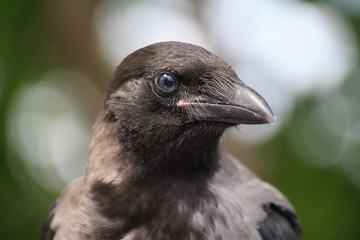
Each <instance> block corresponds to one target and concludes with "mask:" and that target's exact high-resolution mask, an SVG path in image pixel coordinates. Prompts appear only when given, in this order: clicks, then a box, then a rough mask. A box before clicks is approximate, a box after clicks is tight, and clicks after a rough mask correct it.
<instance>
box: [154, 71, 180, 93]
mask: <svg viewBox="0 0 360 240" xmlns="http://www.w3.org/2000/svg"><path fill="white" fill-rule="evenodd" d="M156 85H157V86H158V87H159V88H160V89H161V90H163V91H164V92H172V91H174V90H175V89H176V85H177V82H176V79H175V78H174V77H173V76H171V75H169V74H166V73H161V74H160V75H159V76H158V77H157V78H156Z"/></svg>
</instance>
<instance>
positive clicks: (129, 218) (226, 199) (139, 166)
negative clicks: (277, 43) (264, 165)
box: [41, 42, 301, 240]
mask: <svg viewBox="0 0 360 240" xmlns="http://www.w3.org/2000/svg"><path fill="white" fill-rule="evenodd" d="M272 122H274V115H273V113H272V111H271V109H270V107H269V106H268V104H267V103H266V102H265V100H264V99H263V98H262V97H261V96H260V95H259V94H258V93H256V92H255V91H254V90H252V89H251V88H249V87H248V86H246V85H245V84H244V83H243V82H242V81H241V80H240V79H239V77H238V76H237V74H236V73H235V71H234V70H233V69H232V67H231V66H230V65H229V64H228V63H226V62H225V61H224V60H222V59H221V58H219V57H218V56H216V55H215V54H213V53H211V52H209V51H208V50H206V49H204V48H202V47H199V46H195V45H192V44H188V43H181V42H161V43H155V44H152V45H149V46H147V47H144V48H141V49H139V50H137V51H135V52H133V53H132V54H130V55H128V56H127V57H126V58H125V59H124V60H123V61H122V62H121V63H120V65H119V66H118V67H117V68H116V70H115V73H114V75H113V77H112V79H111V81H110V84H109V86H108V88H107V90H106V91H105V94H104V102H103V109H102V111H101V112H100V114H99V117H98V119H97V121H96V123H95V125H94V127H93V137H92V141H91V143H90V146H89V153H88V162H87V166H86V173H85V176H84V177H83V178H81V179H79V180H77V181H75V182H73V183H72V184H70V185H69V186H68V187H67V189H66V190H65V191H64V192H63V193H62V194H61V196H60V197H59V198H58V200H57V201H56V203H55V204H53V206H52V208H51V211H50V213H49V215H48V217H47V219H46V220H45V224H44V226H43V229H42V235H41V239H43V240H49V239H56V240H59V239H62V240H72V239H78V240H82V239H91V240H100V239H102V240H110V239H111V240H115V239H116V240H120V239H122V240H142V239H148V240H168V239H169V240H183V239H189V240H203V239H204V240H205V239H207V240H208V239H210V240H220V239H224V240H232V239H242V240H247V239H251V240H257V239H259V240H260V239H263V240H270V239H277V240H285V239H286V240H296V239H300V235H301V229H300V226H299V223H298V219H297V217H296V215H295V213H294V210H293V207H292V206H291V204H290V203H289V202H288V200H287V199H286V198H285V197H284V196H283V195H282V194H281V193H280V192H279V191H278V190H276V189H275V188H274V187H272V186H271V185H269V184H268V183H265V182H263V181H261V180H260V179H259V178H258V177H256V176H255V175H254V174H253V173H252V172H251V171H250V170H248V169H247V168H246V167H244V166H242V165H241V164H240V163H239V162H238V161H237V160H236V159H234V158H233V157H232V156H230V155H229V154H227V153H226V152H225V151H224V150H223V148H222V146H221V145H220V143H219V140H220V138H221V136H222V134H223V133H224V131H225V130H226V129H228V128H230V127H233V126H236V125H239V124H265V123H272Z"/></svg>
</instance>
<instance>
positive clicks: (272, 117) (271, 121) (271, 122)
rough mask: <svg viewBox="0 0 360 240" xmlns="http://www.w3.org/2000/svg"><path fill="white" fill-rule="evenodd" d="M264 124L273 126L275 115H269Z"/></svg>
mask: <svg viewBox="0 0 360 240" xmlns="http://www.w3.org/2000/svg"><path fill="white" fill-rule="evenodd" d="M266 123H270V124H271V125H275V124H276V117H275V115H273V114H271V115H269V116H267V117H266Z"/></svg>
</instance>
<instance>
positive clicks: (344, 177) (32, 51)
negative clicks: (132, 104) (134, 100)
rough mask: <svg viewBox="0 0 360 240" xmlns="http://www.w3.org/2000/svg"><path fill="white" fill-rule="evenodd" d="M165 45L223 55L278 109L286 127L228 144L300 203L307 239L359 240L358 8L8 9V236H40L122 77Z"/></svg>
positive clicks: (1, 188)
mask: <svg viewBox="0 0 360 240" xmlns="http://www.w3.org/2000/svg"><path fill="white" fill-rule="evenodd" d="M164 40H178V41H186V42H191V43H195V44H198V45H202V46H204V47H206V48H208V49H210V50H211V51H213V52H215V53H217V54H218V55H219V56H222V57H223V58H225V59H226V60H227V61H228V62H230V63H231V64H232V65H233V66H234V68H235V70H236V71H237V72H238V74H239V76H240V78H241V79H243V81H244V82H246V83H248V84H249V85H250V86H252V87H253V88H255V89H256V90H257V91H259V92H260V93H261V94H262V95H263V96H264V97H265V99H267V100H268V101H269V103H270V105H271V106H273V108H274V112H275V114H276V115H277V124H276V125H273V126H253V127H241V128H240V130H232V131H229V133H227V134H226V136H225V137H224V139H223V143H224V145H225V147H226V148H227V149H228V150H229V151H230V152H232V153H233V154H234V155H235V156H237V157H238V158H239V159H241V160H242V162H244V163H245V164H246V165H248V166H249V167H250V168H251V169H253V170H254V171H255V172H256V173H257V174H258V175H259V176H261V177H262V178H263V179H265V180H266V181H269V182H271V183H272V184H273V185H275V186H276V187H277V188H279V189H280V190H281V191H282V192H284V193H285V195H287V196H288V198H289V199H290V200H291V202H292V203H293V205H294V206H295V208H296V210H297V213H298V215H299V218H300V221H301V225H302V228H303V239H342V240H345V239H349V240H350V239H351V240H353V239H359V233H358V228H359V226H360V93H359V92H360V72H359V60H358V53H359V49H360V1H358V0H346V1H343V0H329V1H325V0H323V1H321V0H318V1H295V0H292V1H290V0H289V1H285V0H263V1H250V0H241V1H235V0H233V1H232V0H226V1H212V0H199V1H196V0H192V1H190V0H189V1H180V0H178V1H166V0H154V1H115V0H106V1H94V0H93V1H91V0H77V1H70V0H57V1H42V0H12V1H8V0H0V99H1V100H0V106H1V107H0V131H1V133H0V203H1V207H0V209H1V210H0V239H38V237H39V233H40V229H41V225H42V222H43V220H44V219H45V217H46V215H47V213H48V209H49V206H50V205H51V203H52V202H54V201H55V199H56V197H57V196H58V195H59V194H60V192H61V190H62V189H63V188H64V187H65V186H66V185H67V184H68V183H69V182H71V181H72V180H74V179H75V178H77V177H79V176H81V175H82V174H83V172H84V164H85V162H86V149H87V144H88V143H89V140H90V138H91V126H92V124H93V122H94V120H95V118H96V116H97V113H98V112H99V109H100V105H101V98H102V96H101V94H102V91H103V90H104V89H105V86H106V84H107V82H108V80H109V78H110V76H111V74H112V71H113V69H114V67H115V66H116V65H117V64H118V63H119V62H120V61H121V59H122V58H123V57H124V56H126V55H127V54H129V53H131V52H132V51H134V50H135V49H137V48H140V47H143V46H145V45H147V44H150V43H153V42H157V41H164Z"/></svg>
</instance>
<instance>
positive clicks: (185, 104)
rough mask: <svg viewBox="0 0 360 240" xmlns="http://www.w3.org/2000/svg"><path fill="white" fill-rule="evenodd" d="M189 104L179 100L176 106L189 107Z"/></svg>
mask: <svg viewBox="0 0 360 240" xmlns="http://www.w3.org/2000/svg"><path fill="white" fill-rule="evenodd" d="M190 105H191V103H188V102H184V101H183V100H180V101H179V102H178V103H177V106H178V107H180V108H181V107H190Z"/></svg>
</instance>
